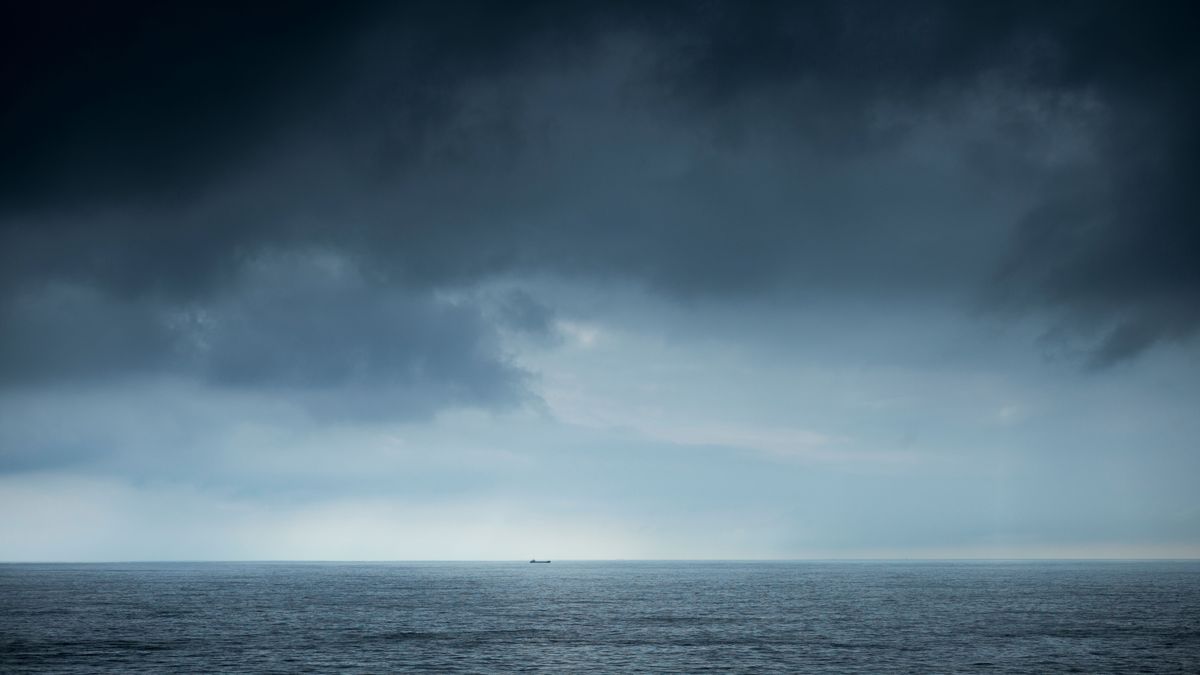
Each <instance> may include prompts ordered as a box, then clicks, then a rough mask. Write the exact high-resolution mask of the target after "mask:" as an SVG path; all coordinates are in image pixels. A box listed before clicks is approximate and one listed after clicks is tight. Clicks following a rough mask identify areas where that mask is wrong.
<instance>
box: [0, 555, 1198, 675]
mask: <svg viewBox="0 0 1200 675" xmlns="http://www.w3.org/2000/svg"><path fill="white" fill-rule="evenodd" d="M0 671H2V672H5V673H26V672H54V673H102V672H120V673H131V672H189V673H214V672H256V673H268V672H280V673H283V672H295V671H310V672H332V671H342V672H364V673H366V672H370V673H381V672H398V671H412V672H464V673H466V672H477V673H490V672H552V673H579V672H632V671H641V672H684V673H700V672H711V671H721V672H753V673H765V672H807V673H842V672H871V673H879V672H913V673H944V672H1002V673H1057V672H1083V673H1133V672H1146V673H1150V672H1154V673H1159V672H1161V673H1200V562H1165V561H1164V562H1124V561H1121V562H1117V561H1113V562H1093V561H1088V562H1077V561H1061V562H1057V561H1056V562H1044V561H1038V562H1027V561H987V562H977V561H969V562H961V561H944V562H924V561H922V562H877V561H871V562H807V561H806V562H665V561H664V562H575V561H555V562H553V563H551V564H549V565H531V564H529V563H527V562H524V561H522V562H513V563H504V562H480V563H464V562H445V563H440V562H419V563H290V562H287V563H285V562H280V563H126V564H5V565H0Z"/></svg>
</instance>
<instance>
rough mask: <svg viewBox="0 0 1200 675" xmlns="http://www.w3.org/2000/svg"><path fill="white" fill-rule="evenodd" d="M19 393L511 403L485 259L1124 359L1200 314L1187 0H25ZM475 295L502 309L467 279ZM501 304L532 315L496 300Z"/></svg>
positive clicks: (5, 308) (533, 320) (8, 236)
mask: <svg viewBox="0 0 1200 675" xmlns="http://www.w3.org/2000/svg"><path fill="white" fill-rule="evenodd" d="M20 11H23V12H25V14H22V15H20V16H11V17H9V19H8V20H6V21H4V22H3V23H4V25H5V26H6V28H5V29H4V30H5V32H6V33H7V35H6V36H5V38H6V39H5V40H3V43H4V44H5V47H4V48H3V49H4V56H3V59H4V63H5V66H6V67H5V69H4V71H3V78H4V81H3V82H4V90H5V92H6V98H7V99H9V100H10V101H12V102H13V104H12V105H9V106H6V107H5V111H4V112H3V113H2V116H0V154H2V155H3V156H5V157H7V158H12V159H11V160H10V161H6V162H5V163H4V168H3V170H2V171H3V173H2V174H0V179H2V180H0V249H2V250H3V253H2V254H0V255H2V256H3V257H2V260H3V272H2V276H0V316H2V317H3V323H4V325H5V326H6V329H5V331H4V333H3V336H2V337H0V379H2V380H3V381H4V382H5V383H6V384H8V385H10V386H17V385H21V384H30V383H53V382H64V381H73V380H79V379H85V378H97V377H112V376H115V375H126V374H131V373H172V374H183V375H185V376H187V377H194V378H197V379H200V380H202V381H205V382H209V383H212V384H215V385H222V386H240V387H246V386H251V387H266V388H280V389H287V390H302V391H327V392H328V391H339V390H342V389H346V388H354V389H364V388H365V389H367V390H377V391H380V392H382V391H387V392H391V394H390V395H389V396H391V398H389V396H381V397H379V399H378V400H382V401H390V402H391V403H390V404H387V405H390V406H391V407H390V408H388V409H389V410H392V411H393V414H400V415H402V416H403V415H418V416H419V415H426V414H429V413H431V412H432V411H435V410H437V409H438V408H439V407H441V406H445V405H452V404H472V405H485V406H487V405H510V404H512V403H513V402H514V401H518V400H521V399H522V397H523V396H526V395H527V394H526V392H525V388H524V381H525V374H524V373H523V372H522V371H521V370H520V369H519V368H517V367H516V366H514V365H513V364H512V363H511V362H510V360H509V359H508V357H507V356H506V355H505V354H504V353H503V351H502V350H501V349H500V348H499V347H498V344H497V337H496V335H497V331H498V330H501V329H502V328H504V327H510V328H511V327H516V328H517V329H518V330H527V331H530V332H532V333H537V334H543V335H544V334H546V333H547V332H548V331H549V330H550V327H549V326H550V319H549V314H547V311H548V310H547V309H546V308H545V307H541V306H540V305H538V304H537V302H536V301H535V300H533V299H532V298H530V297H527V296H521V295H514V296H512V297H509V298H507V299H505V300H504V301H503V302H501V303H500V304H501V306H500V307H499V308H498V309H496V308H491V307H490V306H487V303H486V302H483V301H481V300H479V299H478V298H476V299H475V300H471V299H465V300H464V299H458V300H450V299H448V295H447V294H449V295H454V294H455V293H456V292H458V291H462V290H470V289H472V288H474V287H476V286H477V285H479V284H481V283H484V282H487V281H489V280H494V279H500V278H522V277H527V276H540V277H542V278H545V277H549V278H552V279H569V280H573V281H579V282H582V283H601V284H602V283H605V282H609V281H614V280H618V281H621V282H632V283H635V284H640V285H644V286H645V287H647V288H649V289H651V290H653V291H654V292H656V293H659V294H661V295H662V296H664V297H666V298H668V299H670V300H672V301H680V302H688V301H692V300H696V299H717V300H720V299H725V298H734V299H743V300H744V299H747V298H755V297H758V296H761V295H764V294H783V295H785V296H788V297H794V298H798V299H800V300H801V301H803V300H804V299H806V298H812V297H820V298H829V297H834V298H838V297H846V298H855V299H865V300H866V301H890V300H891V299H895V298H910V299H911V298H916V300H915V301H917V302H921V301H924V300H922V299H923V298H929V297H936V296H938V295H939V294H945V293H962V294H965V295H967V296H970V297H973V298H977V299H978V298H983V301H984V302H985V303H986V304H987V306H988V307H989V308H991V309H993V310H998V311H1015V312H1018V313H1027V312H1041V313H1046V314H1047V315H1048V316H1050V317H1052V319H1053V322H1054V325H1055V326H1056V328H1055V331H1054V332H1053V333H1052V336H1053V335H1064V336H1070V337H1073V338H1080V339H1082V341H1083V343H1084V344H1085V345H1088V346H1087V354H1088V356H1087V358H1088V359H1090V362H1091V363H1093V364H1095V365H1107V364H1111V363H1115V362H1118V361H1120V360H1123V359H1127V358H1130V357H1133V356H1135V355H1137V354H1139V353H1141V352H1142V351H1144V350H1145V349H1147V348H1148V347H1150V346H1151V345H1153V344H1155V343H1157V342H1159V341H1163V340H1184V339H1187V338H1190V336H1192V335H1193V334H1194V332H1195V329H1196V327H1197V325H1200V309H1197V308H1200V302H1197V300H1198V299H1200V273H1198V272H1197V271H1196V270H1197V269H1200V268H1198V267H1197V266H1196V265H1195V264H1194V263H1193V258H1194V257H1195V253H1196V252H1197V248H1198V244H1200V238H1198V235H1197V228H1196V223H1195V206H1196V204H1195V202H1194V200H1195V196H1194V190H1193V189H1192V186H1193V185H1194V184H1195V183H1196V182H1197V178H1198V177H1200V167H1198V166H1197V154H1198V151H1200V148H1198V147H1197V133H1196V126H1195V123H1194V120H1195V119H1197V118H1198V117H1200V105H1198V99H1197V96H1198V95H1197V94H1196V93H1195V92H1197V91H1200V82H1197V79H1198V78H1197V73H1198V72H1200V67H1198V66H1200V64H1198V63H1197V54H1198V52H1200V48H1197V47H1196V46H1195V42H1194V40H1193V39H1192V36H1193V35H1194V30H1193V29H1194V28H1195V27H1196V26H1195V20H1194V17H1193V16H1192V12H1191V11H1190V8H1189V7H1188V6H1187V5H1186V4H1184V3H1154V4H1152V5H1134V4H1132V3H1097V2H1087V3H1057V4H1054V5H1052V6H1046V5H1045V4H1044V3H994V4H993V3H970V4H962V3H936V2H931V3H869V2H866V3H840V2H839V3H823V2H816V3H779V4H773V3H752V4H748V5H742V4H737V3H709V4H705V5H703V6H693V5H692V4H690V3H615V4H604V5H602V4H579V5H571V6H566V5H561V4H558V3H544V4H543V3H529V4H518V3H509V4H493V3H431V4H414V5H406V6H405V7H403V8H395V7H390V6H377V5H369V4H355V3H350V4H345V5H339V8H338V9H333V8H332V6H331V5H324V4H316V3H313V4H306V3H301V4H293V5H289V6H288V7H287V8H286V9H278V8H275V9H271V10H268V9H265V8H263V9H255V10H249V11H247V10H244V9H241V8H239V9H237V10H235V9H233V8H232V7H225V8H222V7H220V6H218V5H211V4H204V5H203V6H202V7H201V6H197V7H180V6H161V5H157V4H146V5H141V4H137V3H124V4H119V5H118V6H103V7H101V6H96V7H95V8H90V9H87V8H85V9H81V10H80V11H79V12H76V13H68V14H67V15H64V14H63V13H61V12H54V13H51V12H50V11H49V10H45V11H43V10H39V9H36V8H32V9H31V8H25V9H23V10H20ZM468 296H469V294H468ZM496 317H499V319H496Z"/></svg>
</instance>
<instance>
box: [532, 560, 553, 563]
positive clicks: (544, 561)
mask: <svg viewBox="0 0 1200 675" xmlns="http://www.w3.org/2000/svg"><path fill="white" fill-rule="evenodd" d="M529 562H531V563H548V562H550V561H549V560H530V561H529Z"/></svg>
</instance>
